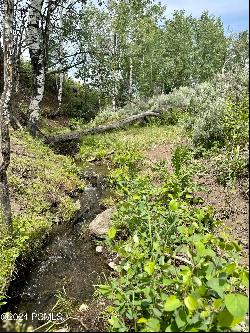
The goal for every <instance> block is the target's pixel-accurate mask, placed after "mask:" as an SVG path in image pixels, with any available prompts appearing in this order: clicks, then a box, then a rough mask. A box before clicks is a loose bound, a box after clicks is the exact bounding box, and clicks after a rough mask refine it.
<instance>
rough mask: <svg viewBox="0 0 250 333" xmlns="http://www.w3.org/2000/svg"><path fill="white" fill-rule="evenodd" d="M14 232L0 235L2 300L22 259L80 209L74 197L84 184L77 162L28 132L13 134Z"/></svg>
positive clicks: (11, 166) (12, 193) (10, 169)
mask: <svg viewBox="0 0 250 333" xmlns="http://www.w3.org/2000/svg"><path fill="white" fill-rule="evenodd" d="M8 177H9V183H10V195H11V205H12V211H13V232H12V234H11V235H8V233H7V232H6V230H3V229H1V230H0V232H1V235H0V253H1V256H0V297H1V298H2V299H4V292H5V291H6V289H7V287H8V285H9V283H10V281H11V279H12V278H13V276H14V275H15V274H16V272H15V268H16V266H15V263H16V260H17V259H18V258H25V257H27V256H30V255H32V256H33V255H34V252H35V249H36V248H38V247H39V246H40V245H41V243H42V241H43V237H44V235H45V234H46V233H47V232H49V231H50V229H51V227H52V226H53V224H55V223H64V222H66V221H69V220H70V219H71V218H72V217H73V216H74V213H75V212H76V211H77V209H79V207H77V205H76V204H75V202H74V200H73V198H72V197H71V196H70V194H71V193H72V192H73V190H75V189H77V188H82V187H83V183H82V181H80V179H79V178H78V176H77V168H76V166H75V164H74V162H73V161H72V160H71V159H70V158H68V157H65V156H60V155H56V154H54V153H53V151H52V150H51V149H50V148H48V147H46V146H45V145H43V144H42V143H41V142H39V141H38V140H34V139H32V138H31V137H30V136H29V134H27V133H26V132H19V131H15V132H12V133H11V164H10V168H9V170H8Z"/></svg>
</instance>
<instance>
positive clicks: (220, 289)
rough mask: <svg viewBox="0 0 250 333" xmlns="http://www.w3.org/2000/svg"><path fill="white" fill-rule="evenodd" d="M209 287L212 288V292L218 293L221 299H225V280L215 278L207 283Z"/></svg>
mask: <svg viewBox="0 0 250 333" xmlns="http://www.w3.org/2000/svg"><path fill="white" fill-rule="evenodd" d="M207 286H208V287H210V288H211V289H212V290H214V291H216V292H217V294H218V295H219V296H220V297H223V293H224V290H225V288H224V287H225V280H221V279H219V278H213V279H210V280H209V281H207Z"/></svg>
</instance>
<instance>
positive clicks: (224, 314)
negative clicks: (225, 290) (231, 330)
mask: <svg viewBox="0 0 250 333" xmlns="http://www.w3.org/2000/svg"><path fill="white" fill-rule="evenodd" d="M243 320H244V317H238V318H235V317H234V316H232V314H231V313H230V312H229V311H228V310H227V309H225V310H223V311H221V312H220V313H219V314H218V317H217V321H218V324H219V326H221V327H234V326H235V325H237V324H239V323H240V322H242V321H243Z"/></svg>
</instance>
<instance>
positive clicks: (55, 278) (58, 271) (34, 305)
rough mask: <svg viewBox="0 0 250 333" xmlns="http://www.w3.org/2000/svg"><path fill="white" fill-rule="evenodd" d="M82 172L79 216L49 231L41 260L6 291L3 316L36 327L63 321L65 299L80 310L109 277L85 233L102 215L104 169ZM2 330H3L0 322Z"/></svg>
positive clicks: (105, 267)
mask: <svg viewBox="0 0 250 333" xmlns="http://www.w3.org/2000/svg"><path fill="white" fill-rule="evenodd" d="M85 170H86V171H83V178H84V179H85V182H87V185H86V188H85V190H84V192H83V193H82V194H80V195H79V196H78V198H77V200H79V202H80V204H81V213H80V214H78V215H79V216H78V217H77V218H76V219H75V221H74V223H73V224H68V225H57V226H54V227H53V230H52V232H51V234H50V236H49V239H48V241H47V243H46V245H45V247H44V249H43V250H42V253H41V256H40V257H39V260H36V263H35V264H32V266H31V267H30V268H29V269H26V271H25V274H23V276H22V278H20V280H19V278H18V276H17V278H16V280H15V281H14V283H13V286H11V287H10V293H9V295H10V300H9V303H8V304H7V306H6V308H5V309H4V311H5V312H6V311H11V313H12V314H17V316H18V315H20V317H21V318H23V319H24V323H26V324H30V325H32V326H33V327H34V328H37V327H39V326H40V325H42V324H44V323H45V322H46V321H48V320H50V319H52V320H56V319H59V321H60V320H63V319H62V318H61V317H62V316H61V314H60V306H63V305H62V304H63V302H64V299H65V300H69V299H71V300H72V302H73V303H75V304H78V306H79V305H81V304H82V303H85V302H88V300H90V299H91V298H92V296H93V293H94V285H96V284H100V283H101V282H103V281H104V280H105V279H106V278H107V277H108V276H109V275H110V268H109V266H108V265H107V262H106V260H105V259H104V257H102V256H101V255H100V254H99V253H96V245H95V243H94V242H93V240H91V238H90V237H88V236H87V235H86V232H85V230H86V226H87V225H88V223H89V222H90V221H92V220H93V219H94V218H95V216H96V215H97V214H98V213H100V212H102V211H103V209H104V208H103V207H102V205H101V200H102V199H103V198H105V197H106V196H108V195H109V191H108V189H107V188H106V185H105V174H106V173H107V168H106V167H105V166H103V165H94V164H90V165H89V166H88V168H87V169H85ZM55 304H57V307H54V306H55ZM53 308H54V309H53ZM14 319H15V318H14ZM0 331H6V330H5V329H4V327H3V325H2V324H1V323H0Z"/></svg>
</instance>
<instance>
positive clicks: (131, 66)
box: [129, 57, 133, 97]
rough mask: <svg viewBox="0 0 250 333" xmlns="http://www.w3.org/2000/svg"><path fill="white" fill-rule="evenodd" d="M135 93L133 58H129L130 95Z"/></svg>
mask: <svg viewBox="0 0 250 333" xmlns="http://www.w3.org/2000/svg"><path fill="white" fill-rule="evenodd" d="M132 95H133V59H132V57H130V58H129V97H132Z"/></svg>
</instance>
